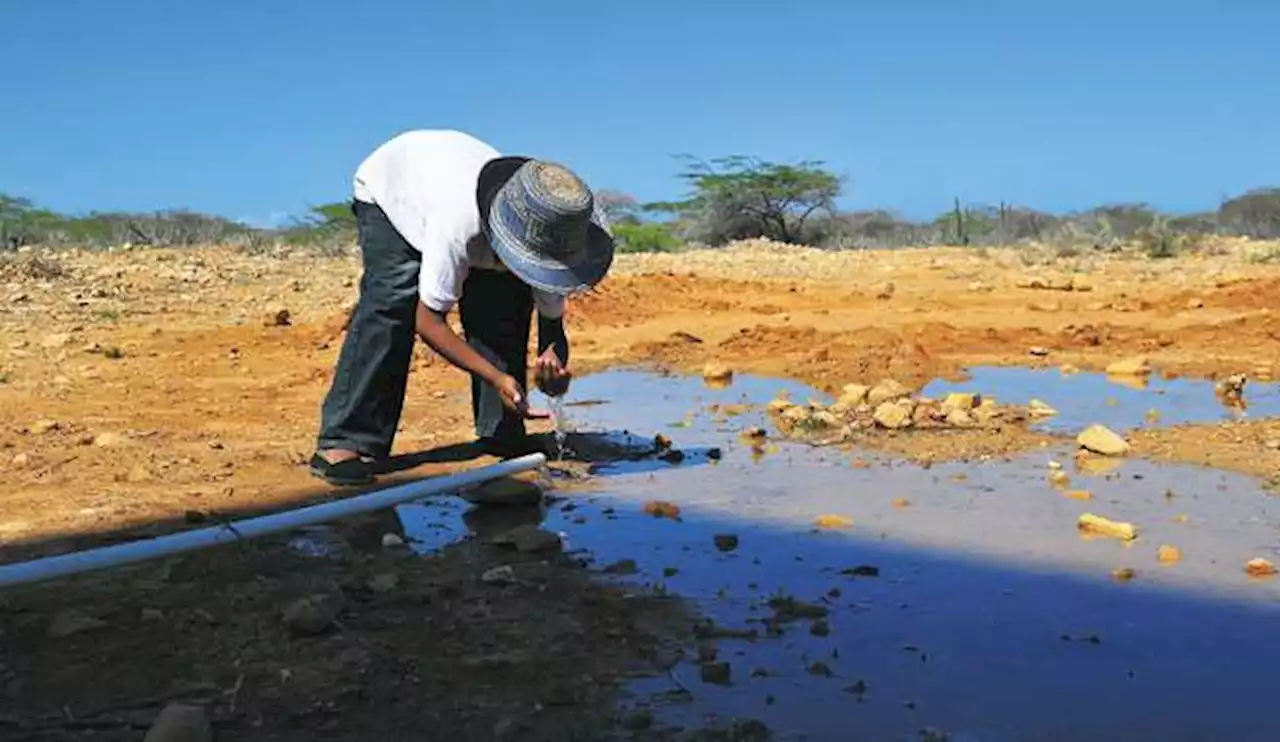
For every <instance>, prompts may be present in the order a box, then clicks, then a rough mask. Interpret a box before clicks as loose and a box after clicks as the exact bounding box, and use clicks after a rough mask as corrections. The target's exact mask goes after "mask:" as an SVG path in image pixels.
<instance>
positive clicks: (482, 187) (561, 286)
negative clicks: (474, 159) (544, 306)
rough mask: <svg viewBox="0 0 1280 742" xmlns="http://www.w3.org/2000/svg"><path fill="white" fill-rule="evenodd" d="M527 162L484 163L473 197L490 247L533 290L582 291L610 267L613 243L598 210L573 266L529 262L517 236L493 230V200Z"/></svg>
mask: <svg viewBox="0 0 1280 742" xmlns="http://www.w3.org/2000/svg"><path fill="white" fill-rule="evenodd" d="M528 160H529V158H527V157H501V158H498V159H496V160H493V161H491V162H490V163H489V164H487V165H486V166H485V168H484V171H483V172H482V174H481V178H480V183H479V184H478V187H477V193H476V196H477V200H478V201H479V203H480V214H481V217H482V221H483V224H484V232H485V236H487V237H488V238H489V246H490V247H491V248H492V249H493V252H494V253H495V254H496V255H497V256H498V259H499V260H501V261H502V263H503V264H504V265H505V266H507V269H508V270H510V271H511V272H512V273H514V274H516V277H517V278H519V279H520V280H521V281H524V282H525V283H527V284H529V285H530V286H532V287H533V288H535V289H540V290H542V291H546V292H548V293H551V294H557V295H560V296H567V295H569V294H574V293H578V292H580V291H585V290H586V289H589V288H591V287H592V286H595V285H596V284H598V283H600V281H601V280H602V279H604V277H605V274H607V273H608V272H609V268H610V266H612V264H613V254H614V249H615V242H614V238H613V235H612V234H610V232H609V230H608V227H607V226H605V222H604V216H603V215H602V214H601V212H600V209H599V207H597V208H596V212H595V214H594V215H593V216H592V219H591V224H590V226H589V227H588V228H587V248H586V250H584V251H583V258H582V260H580V261H576V262H574V263H565V262H563V261H559V260H553V259H550V258H546V257H544V258H541V259H540V260H538V261H533V260H530V259H529V258H528V257H526V256H527V255H528V252H529V251H528V250H527V249H526V248H525V246H524V245H522V244H520V243H518V242H516V241H515V240H516V239H517V238H516V237H514V236H512V235H511V234H509V233H508V232H506V231H504V230H502V229H498V228H495V220H494V217H493V210H492V208H491V207H492V204H493V199H494V198H495V197H496V196H497V193H498V191H500V190H501V189H502V185H503V184H504V183H506V182H507V180H509V179H510V178H511V176H513V175H515V173H516V171H517V170H519V169H520V166H521V165H523V164H524V163H525V162H527V161H528Z"/></svg>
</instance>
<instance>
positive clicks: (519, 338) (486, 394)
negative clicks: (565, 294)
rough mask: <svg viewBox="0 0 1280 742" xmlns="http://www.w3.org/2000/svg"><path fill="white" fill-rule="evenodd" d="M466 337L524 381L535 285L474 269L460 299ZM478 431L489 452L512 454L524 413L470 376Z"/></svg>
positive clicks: (520, 438)
mask: <svg viewBox="0 0 1280 742" xmlns="http://www.w3.org/2000/svg"><path fill="white" fill-rule="evenodd" d="M458 308H459V312H460V313H461V315H462V330H463V333H464V334H465V335H466V338H467V342H468V343H469V344H470V345H471V347H473V348H475V349H476V351H477V352H479V353H480V354H481V355H483V356H484V357H485V358H486V359H488V361H489V362H490V363H492V364H493V365H495V366H497V367H498V368H499V369H500V370H502V371H504V372H506V373H508V374H510V375H512V376H513V377H515V379H516V380H517V381H519V382H520V384H521V385H527V384H528V375H529V372H528V365H529V358H528V355H529V323H530V321H531V319H532V317H533V290H532V289H530V288H529V285H528V284H526V283H524V282H523V281H521V280H520V279H518V278H516V277H515V276H514V275H513V274H511V273H508V272H506V271H491V270H472V271H471V272H470V273H469V274H468V276H467V280H466V282H465V283H464V284H463V287H462V299H461V301H459V302H458ZM471 412H472V415H473V416H474V417H475V426H476V437H478V438H479V439H480V441H481V443H482V445H484V446H485V449H486V450H487V451H489V452H490V453H494V454H496V455H499V456H514V455H517V454H519V453H521V452H522V447H523V446H524V445H525V428H524V419H523V418H522V417H520V416H519V415H517V414H515V413H514V412H511V411H509V410H507V408H506V407H505V406H504V405H503V404H502V397H501V396H500V395H499V394H498V390H497V389H495V388H494V387H493V386H491V385H489V384H486V383H484V382H483V381H481V380H480V379H479V378H478V377H475V376H472V378H471Z"/></svg>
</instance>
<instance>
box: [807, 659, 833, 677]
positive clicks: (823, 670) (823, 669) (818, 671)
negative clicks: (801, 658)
mask: <svg viewBox="0 0 1280 742" xmlns="http://www.w3.org/2000/svg"><path fill="white" fill-rule="evenodd" d="M809 674H810V675H813V676H815V677H819V678H829V677H833V676H834V675H835V673H834V672H832V671H831V668H830V667H828V666H827V663H825V662H815V663H813V664H812V665H809Z"/></svg>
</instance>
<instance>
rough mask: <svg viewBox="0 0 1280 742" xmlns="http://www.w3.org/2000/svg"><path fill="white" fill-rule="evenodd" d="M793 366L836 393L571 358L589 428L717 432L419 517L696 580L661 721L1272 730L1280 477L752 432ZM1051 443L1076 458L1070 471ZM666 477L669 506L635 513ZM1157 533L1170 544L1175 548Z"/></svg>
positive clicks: (651, 696) (455, 533)
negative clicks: (957, 457)
mask: <svg viewBox="0 0 1280 742" xmlns="http://www.w3.org/2000/svg"><path fill="white" fill-rule="evenodd" d="M1054 373H1056V372H1054ZM981 383H982V381H981V379H978V378H975V381H974V382H970V383H968V384H965V385H961V386H963V387H965V388H968V389H974V388H975V387H976V388H978V389H981V388H982V387H981ZM1154 385H1155V382H1153V386H1154ZM782 388H786V389H788V390H789V392H790V394H791V396H792V398H793V399H797V400H803V399H805V398H807V397H809V396H814V397H817V398H820V399H821V398H822V396H821V395H817V394H814V393H812V390H809V389H806V388H805V387H803V386H802V385H799V384H795V383H792V382H784V381H776V380H770V379H759V378H751V377H738V378H737V379H735V381H734V383H733V384H732V385H730V386H728V387H727V388H720V389H710V388H706V387H705V386H703V385H702V384H701V382H700V380H696V379H687V378H678V377H660V376H653V375H646V374H640V373H632V372H616V373H608V374H601V375H598V376H593V377H588V378H584V379H580V380H578V381H577V382H576V384H575V389H574V391H573V393H572V396H571V397H570V398H569V399H567V400H566V406H568V405H569V404H571V403H572V402H573V400H575V399H603V400H608V401H609V404H601V405H592V406H582V407H575V408H573V410H574V412H573V417H574V425H575V427H576V429H577V430H582V429H594V430H601V431H617V430H632V431H635V435H636V437H637V438H638V439H640V438H645V437H646V436H652V435H653V434H656V433H658V432H661V433H663V434H664V435H668V436H670V437H671V438H672V440H673V442H674V444H675V446H677V447H681V448H685V449H690V450H705V451H709V450H712V449H718V450H719V451H720V455H719V456H717V457H715V458H708V459H707V460H706V461H704V462H701V463H702V464H703V465H700V466H684V465H682V464H670V463H664V464H663V466H662V467H661V468H657V467H652V466H637V462H630V461H620V462H614V463H608V464H603V465H602V466H601V469H602V471H603V472H605V473H607V474H608V476H605V477H601V478H600V479H599V480H596V485H597V489H596V490H594V491H591V492H585V493H572V494H570V495H569V496H567V497H566V498H564V499H561V500H558V501H554V502H552V503H550V504H549V505H548V506H545V507H529V508H519V509H511V508H472V507H469V506H468V505H467V504H466V503H464V502H462V501H461V500H457V499H453V498H447V499H438V500H433V501H430V502H427V503H423V504H415V505H412V506H405V507H402V508H400V510H399V513H400V517H401V519H402V521H403V523H404V526H405V532H406V534H408V535H409V536H410V537H411V538H413V539H414V540H415V542H417V544H418V547H419V548H431V547H432V546H439V545H443V544H445V543H448V542H449V541H451V540H456V539H458V538H463V537H467V536H468V534H471V535H476V536H481V537H487V536H489V535H496V534H497V533H500V532H502V531H504V530H506V529H509V528H511V527H514V526H515V525H519V524H521V523H536V522H542V524H543V527H544V528H546V529H548V530H551V531H555V532H561V533H563V534H564V535H565V537H566V539H567V541H568V544H569V547H570V548H573V549H583V550H585V552H586V553H589V554H591V555H592V557H593V558H594V561H595V564H596V565H597V566H598V567H600V568H601V569H602V571H605V570H604V568H605V567H606V566H607V565H614V568H613V569H609V570H607V571H608V572H609V573H610V574H611V575H617V574H618V573H623V574H626V576H621V575H618V576H615V577H613V578H614V579H619V580H630V581H637V582H643V583H648V584H651V585H661V586H663V587H664V588H665V589H667V590H670V591H671V592H673V593H675V594H678V595H681V596H685V597H687V598H689V599H691V600H693V601H694V602H695V603H696V605H697V607H698V608H699V609H700V610H701V611H702V613H703V614H704V615H705V616H707V617H708V618H709V619H710V620H711V621H713V622H714V628H708V629H707V631H706V634H707V636H708V638H707V640H706V642H705V646H704V647H702V648H700V649H699V651H698V652H697V654H698V655H701V656H700V657H699V656H690V657H688V658H685V659H684V660H682V661H680V662H679V663H678V664H676V665H675V666H674V667H673V668H672V670H671V673H670V675H669V676H667V677H660V678H655V679H651V680H645V681H643V682H641V683H638V684H636V685H635V686H634V687H633V688H632V689H631V691H632V692H631V696H632V697H631V699H630V701H629V703H631V704H632V705H635V706H638V707H649V708H652V709H653V711H654V714H655V717H656V719H657V720H658V721H659V722H660V723H661V724H674V725H682V726H686V727H688V728H698V727H702V726H704V725H706V724H707V723H708V721H709V720H710V719H713V718H720V719H730V718H754V719H759V720H760V721H762V722H764V723H765V724H767V725H768V726H769V727H770V728H771V729H772V730H773V731H774V734H775V739H806V740H843V739H847V738H849V737H850V733H849V730H850V729H856V730H858V732H857V735H856V736H857V737H858V738H864V739H877V740H881V739H883V740H897V739H902V740H919V739H922V738H925V739H944V738H945V739H951V740H992V741H997V740H998V741H1000V742H1004V741H1006V740H1007V741H1009V742H1012V741H1014V740H1019V741H1020V740H1028V739H1045V740H1048V739H1052V740H1102V739H1121V738H1124V739H1161V740H1209V739H1233V740H1255V739H1256V740H1270V739H1277V738H1280V717H1277V716H1276V715H1275V714H1274V713H1272V712H1271V706H1270V700H1271V691H1270V687H1271V683H1270V679H1271V676H1272V674H1273V671H1274V667H1276V666H1277V664H1278V663H1280V642H1277V641H1275V640H1274V633H1275V629H1274V627H1275V625H1276V620H1277V619H1278V618H1280V581H1277V580H1258V579H1254V578H1250V577H1249V576H1247V575H1246V574H1245V573H1244V564H1245V562H1246V561H1248V560H1249V559H1252V558H1255V557H1266V558H1269V559H1271V560H1272V561H1280V539H1278V538H1277V530H1276V526H1277V525H1278V524H1280V499H1271V498H1268V497H1267V496H1266V495H1265V493H1264V492H1262V491H1261V489H1260V486H1259V483H1258V482H1257V481H1256V480H1254V479H1251V478H1249V477H1245V476H1241V475H1235V474H1229V473H1223V472H1219V471H1215V470H1211V469H1205V468H1196V467H1184V466H1170V465H1160V464H1155V463H1151V462H1146V461H1141V460H1126V461H1123V462H1120V463H1119V464H1118V465H1116V466H1114V467H1110V468H1104V469H1095V470H1088V471H1080V470H1077V469H1076V468H1075V464H1074V463H1073V462H1072V457H1071V456H1070V455H1069V454H1070V451H1069V449H1067V448H1063V449H1060V450H1045V451H1040V452H1037V453H1035V454H1030V455H1026V456H1022V457H1018V458H1015V459H1013V460H1011V461H991V462H988V463H985V464H977V465H975V464H949V465H936V466H933V467H931V468H927V469H926V468H922V467H919V466H916V465H912V464H907V463H904V462H901V461H897V460H894V459H890V458H887V457H881V456H876V455H864V454H862V453H855V454H853V455H850V454H849V453H847V452H842V451H839V450H837V449H832V448H811V447H808V446H803V445H796V444H788V443H778V444H776V445H774V444H766V445H765V446H764V447H763V448H762V447H761V446H760V445H759V444H758V441H757V445H755V446H753V445H752V444H751V443H750V442H748V441H746V440H744V439H743V438H742V436H741V435H740V434H741V432H742V431H743V429H745V428H749V427H752V426H764V427H765V428H766V429H769V430H770V432H771V429H770V427H769V423H768V419H767V416H766V415H765V414H763V412H762V410H760V409H759V407H758V405H759V404H760V403H763V402H765V401H767V400H768V399H770V398H772V397H773V396H774V395H775V394H776V393H777V392H778V391H779V389H782ZM1051 391H1052V389H1048V390H1046V391H1042V390H1039V389H1036V390H1034V391H1031V390H1028V392H1027V395H1028V396H1037V397H1040V398H1042V399H1045V401H1048V402H1050V403H1051V404H1053V405H1054V406H1055V407H1057V408H1058V409H1059V411H1060V412H1061V413H1062V415H1061V417H1070V416H1073V415H1083V416H1084V417H1087V418H1089V421H1090V422H1092V421H1094V418H1093V416H1092V415H1091V414H1088V413H1079V412H1078V411H1076V410H1073V409H1072V406H1071V404H1072V403H1073V401H1074V400H1076V399H1080V400H1081V401H1082V402H1088V400H1089V399H1090V397H1089V396H1088V395H1083V394H1082V395H1081V396H1079V397H1077V396H1074V395H1073V396H1063V397H1061V398H1059V399H1054V398H1052V397H1051V395H1050V394H1049V392H1051ZM1253 391H1254V392H1255V397H1256V396H1258V395H1257V391H1258V390H1257V389H1256V388H1255V389H1253ZM933 393H936V392H933ZM997 394H998V395H999V396H1000V397H1001V398H1002V399H1004V400H1005V401H1010V402H1013V401H1020V400H1017V399H1016V398H1015V396H1014V395H1013V393H1011V392H1009V391H1002V392H997ZM1209 395H1210V399H1212V389H1210V390H1209ZM1191 396H1196V395H1191ZM1145 410H1146V407H1145V406H1144V408H1143V412H1144V413H1145ZM1081 419H1083V418H1081ZM1102 422H1107V421H1106V420H1105V419H1104V420H1102ZM1116 424H1117V426H1118V427H1123V426H1122V425H1120V424H1119V423H1116ZM762 450H763V451H764V453H763V455H762ZM1053 459H1057V460H1058V461H1061V462H1063V464H1064V468H1063V470H1062V471H1064V472H1065V474H1066V475H1067V476H1068V477H1069V478H1070V480H1071V481H1070V482H1069V483H1062V486H1061V487H1057V488H1055V487H1054V486H1052V485H1051V484H1050V483H1049V481H1048V475H1049V473H1050V471H1051V470H1050V468H1049V462H1050V461H1051V460H1053ZM642 463H643V462H642ZM1085 491H1087V492H1088V495H1089V498H1090V499H1079V498H1083V497H1084V495H1083V494H1080V493H1081V492H1085ZM1068 493H1072V494H1071V496H1068ZM654 500H663V501H669V502H671V503H674V504H676V505H678V506H679V508H680V512H679V516H678V517H677V518H669V517H655V516H654V515H652V514H646V507H645V505H646V503H649V502H651V501H654ZM1084 513H1094V514H1097V515H1100V516H1104V517H1106V518H1110V519H1114V520H1117V521H1127V522H1131V523H1133V524H1135V525H1136V526H1137V528H1138V538H1137V539H1136V540H1133V541H1128V542H1125V541H1119V540H1116V539H1097V538H1095V539H1085V538H1082V537H1081V535H1080V533H1079V532H1078V530H1077V528H1076V522H1077V519H1078V518H1079V517H1080V515H1082V514H1084ZM819 524H821V525H823V526H827V527H819ZM1162 546H1168V547H1176V549H1178V550H1179V552H1180V559H1179V560H1177V561H1176V563H1166V562H1162V561H1161V560H1160V555H1161V554H1165V555H1168V554H1170V553H1171V552H1169V551H1168V550H1162V549H1161V547H1162ZM632 563H634V564H632ZM619 564H621V565H625V567H626V568H625V569H622V568H620V567H619V566H618V565H619ZM922 730H930V731H929V732H928V735H933V736H928V735H926V736H923V737H922ZM942 734H945V735H947V736H945V737H944V736H938V735H942Z"/></svg>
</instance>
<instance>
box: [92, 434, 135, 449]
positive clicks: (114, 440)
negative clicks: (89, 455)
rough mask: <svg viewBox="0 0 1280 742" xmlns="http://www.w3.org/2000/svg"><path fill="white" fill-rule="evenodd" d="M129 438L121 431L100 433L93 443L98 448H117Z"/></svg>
mask: <svg viewBox="0 0 1280 742" xmlns="http://www.w3.org/2000/svg"><path fill="white" fill-rule="evenodd" d="M127 440H128V439H127V438H125V437H124V436H123V435H120V434H119V433H98V434H97V435H95V436H94V437H93V445H95V446H97V447H98V448H115V447H116V446H119V445H121V444H122V443H125V442H126V441H127Z"/></svg>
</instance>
